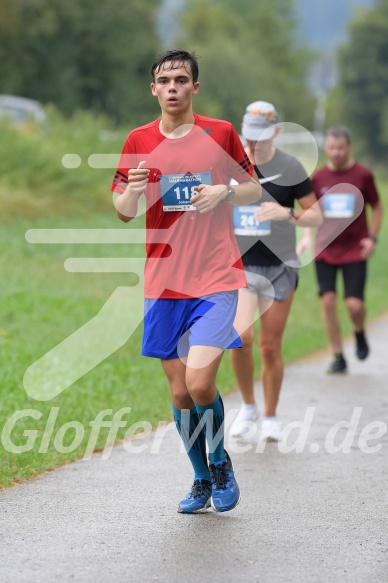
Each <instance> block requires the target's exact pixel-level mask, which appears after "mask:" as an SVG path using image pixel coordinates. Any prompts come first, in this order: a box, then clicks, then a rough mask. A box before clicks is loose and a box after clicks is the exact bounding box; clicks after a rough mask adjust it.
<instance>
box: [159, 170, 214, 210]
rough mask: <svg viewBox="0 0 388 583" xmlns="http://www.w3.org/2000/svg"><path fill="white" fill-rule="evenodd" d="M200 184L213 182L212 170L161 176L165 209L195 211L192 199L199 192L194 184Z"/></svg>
mask: <svg viewBox="0 0 388 583" xmlns="http://www.w3.org/2000/svg"><path fill="white" fill-rule="evenodd" d="M199 184H212V176H211V173H210V172H197V173H195V174H191V173H188V174H165V175H163V176H162V177H161V178H160V188H161V192H162V201H163V210H164V211H167V212H171V211H195V210H196V209H195V207H194V206H193V205H192V204H191V202H190V199H191V198H192V197H193V196H194V195H195V194H197V193H196V191H195V190H194V186H198V185H199Z"/></svg>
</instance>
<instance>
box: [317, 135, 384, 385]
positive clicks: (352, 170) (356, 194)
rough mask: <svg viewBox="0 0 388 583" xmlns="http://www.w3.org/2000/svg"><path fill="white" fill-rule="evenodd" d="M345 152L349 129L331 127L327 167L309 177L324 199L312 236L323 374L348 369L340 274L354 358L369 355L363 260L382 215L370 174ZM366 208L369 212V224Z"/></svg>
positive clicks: (369, 252) (370, 251)
mask: <svg viewBox="0 0 388 583" xmlns="http://www.w3.org/2000/svg"><path fill="white" fill-rule="evenodd" d="M350 151H351V137H350V133H349V131H348V129H347V128H346V127H343V126H336V127H332V128H330V129H329V130H328V131H327V134H326V142H325V153H326V155H327V157H328V162H327V164H326V166H324V167H323V168H321V169H320V170H318V171H317V172H316V173H315V174H314V175H313V177H312V183H313V186H314V191H315V194H316V196H317V198H318V199H322V197H324V200H323V215H324V222H323V224H322V225H321V227H320V228H319V229H318V233H317V239H316V245H315V266H316V273H317V279H318V286H319V295H320V297H321V305H322V314H323V320H324V324H325V328H326V332H327V335H328V338H329V342H330V346H331V349H332V351H333V353H334V360H333V362H332V363H331V365H330V367H329V369H328V371H327V372H328V373H343V372H346V370H347V365H346V360H345V358H344V356H343V348H342V341H341V332H340V326H339V321H338V317H337V300H336V276H337V271H339V270H340V271H342V275H343V280H344V295H345V303H346V307H347V309H348V312H349V316H350V318H351V320H352V322H353V325H354V333H355V338H356V355H357V357H358V358H359V359H360V360H364V359H365V358H366V357H367V356H368V353H369V346H368V344H367V341H366V338H365V332H364V325H365V304H364V289H365V282H366V273H367V260H368V258H369V257H370V256H371V255H372V254H373V252H374V250H375V244H376V242H377V234H378V232H379V229H380V225H381V220H382V214H383V210H382V206H381V202H380V200H379V196H378V193H377V190H376V187H375V184H374V180H373V175H372V173H371V172H370V170H368V169H367V168H365V167H364V166H362V165H361V164H359V163H358V162H355V161H354V160H353V159H352V158H350ZM366 205H370V207H371V209H372V212H371V220H370V224H369V225H368V221H367V216H366V209H365V206H366ZM352 217H356V218H355V219H354V220H353V221H352V222H351V223H350V224H348V226H346V228H344V230H343V231H342V232H341V233H340V234H339V235H338V236H337V237H336V238H335V239H334V240H332V241H331V242H329V244H327V240H329V239H328V238H330V234H329V232H330V231H331V230H332V228H333V226H334V225H333V222H338V221H341V220H342V221H345V220H347V222H349V219H351V218H352ZM334 228H335V226H334Z"/></svg>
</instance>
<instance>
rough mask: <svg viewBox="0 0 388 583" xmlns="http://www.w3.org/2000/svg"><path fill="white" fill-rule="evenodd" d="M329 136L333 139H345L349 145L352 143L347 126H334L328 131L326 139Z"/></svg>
mask: <svg viewBox="0 0 388 583" xmlns="http://www.w3.org/2000/svg"><path fill="white" fill-rule="evenodd" d="M329 136H332V137H333V138H345V139H346V142H347V144H351V143H352V136H351V134H350V131H349V130H348V128H347V127H346V126H332V127H331V128H329V129H328V130H327V131H326V137H327V138H328V137H329Z"/></svg>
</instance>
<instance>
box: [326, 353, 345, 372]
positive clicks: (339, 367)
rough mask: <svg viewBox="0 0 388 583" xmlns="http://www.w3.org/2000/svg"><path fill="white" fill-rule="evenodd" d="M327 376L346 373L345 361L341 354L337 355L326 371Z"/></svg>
mask: <svg viewBox="0 0 388 583" xmlns="http://www.w3.org/2000/svg"><path fill="white" fill-rule="evenodd" d="M326 372H327V373H328V374H341V373H345V372H347V366H346V360H345V359H344V357H343V356H342V354H340V355H337V356H336V357H335V358H334V360H333V362H332V363H331V365H330V366H329V368H328V369H327V371H326Z"/></svg>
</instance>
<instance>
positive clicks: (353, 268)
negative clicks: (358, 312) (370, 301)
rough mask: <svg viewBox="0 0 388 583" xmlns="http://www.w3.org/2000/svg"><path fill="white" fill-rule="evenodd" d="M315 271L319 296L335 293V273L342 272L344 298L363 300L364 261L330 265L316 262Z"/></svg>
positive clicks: (324, 262)
mask: <svg viewBox="0 0 388 583" xmlns="http://www.w3.org/2000/svg"><path fill="white" fill-rule="evenodd" d="M315 269H316V273H317V279H318V287H319V295H320V296H321V295H322V294H324V293H326V292H334V293H335V292H336V279H337V271H338V270H341V271H342V277H343V280H344V297H345V298H359V299H360V300H363V299H364V289H365V282H366V261H356V262H354V263H344V264H343V265H331V264H330V263H326V261H316V262H315Z"/></svg>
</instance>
